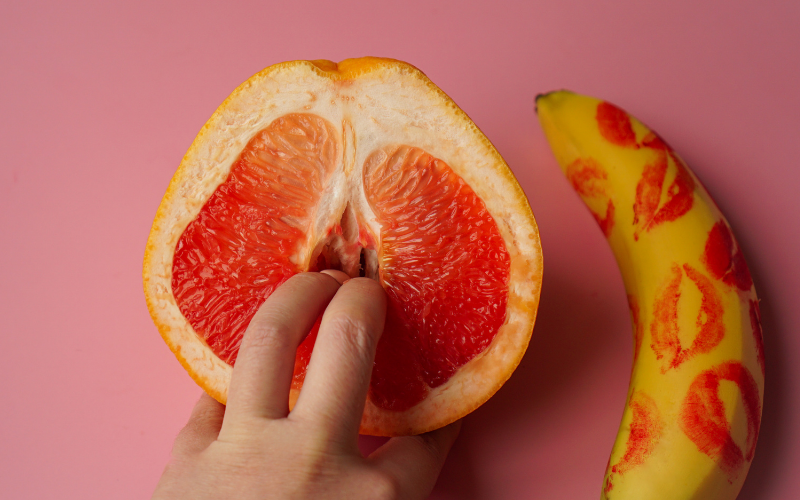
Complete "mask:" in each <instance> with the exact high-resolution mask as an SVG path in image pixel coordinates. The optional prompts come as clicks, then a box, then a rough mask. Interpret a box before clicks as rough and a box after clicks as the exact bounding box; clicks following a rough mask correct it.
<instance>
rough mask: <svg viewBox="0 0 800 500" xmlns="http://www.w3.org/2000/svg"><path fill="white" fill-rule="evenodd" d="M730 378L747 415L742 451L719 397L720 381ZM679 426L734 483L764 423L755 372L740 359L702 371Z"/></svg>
mask: <svg viewBox="0 0 800 500" xmlns="http://www.w3.org/2000/svg"><path fill="white" fill-rule="evenodd" d="M722 380H729V381H731V382H734V383H735V384H736V385H737V386H739V391H740V392H741V394H742V402H743V403H744V411H745V416H746V418H747V439H746V440H745V450H744V452H743V451H742V449H741V448H739V445H737V444H736V443H735V442H734V441H733V437H732V436H731V424H730V423H729V422H728V420H727V418H726V417H725V407H724V406H723V404H722V400H721V399H720V398H719V383H720V381H722ZM680 426H681V429H682V430H683V432H684V433H685V434H686V436H688V437H689V439H691V440H692V442H694V444H695V445H697V448H698V449H699V450H700V451H702V452H703V453H705V454H706V455H708V456H709V457H711V459H712V460H714V461H715V462H717V465H718V466H719V468H720V469H722V470H723V471H724V472H725V474H727V476H728V482H730V483H733V482H734V481H735V480H736V478H737V476H738V475H739V471H740V469H741V467H742V465H744V461H745V460H746V461H748V462H749V461H751V460H752V459H753V454H754V453H755V450H756V441H757V440H758V429H759V427H760V426H761V402H760V401H759V396H758V386H757V385H756V382H755V380H754V379H753V376H752V375H751V374H750V372H749V371H748V370H747V368H745V367H744V366H742V364H741V363H739V362H738V361H728V362H726V363H722V364H721V365H718V366H715V367H714V368H712V369H710V370H707V371H704V372H702V373H701V374H700V375H698V376H697V378H696V379H694V381H693V382H692V385H691V386H690V387H689V392H688V393H687V394H686V398H685V399H684V400H683V406H682V407H681V417H680Z"/></svg>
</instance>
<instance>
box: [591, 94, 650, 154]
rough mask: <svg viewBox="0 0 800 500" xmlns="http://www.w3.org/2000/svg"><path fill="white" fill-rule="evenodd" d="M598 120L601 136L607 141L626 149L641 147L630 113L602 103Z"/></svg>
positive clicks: (598, 109)
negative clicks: (637, 141)
mask: <svg viewBox="0 0 800 500" xmlns="http://www.w3.org/2000/svg"><path fill="white" fill-rule="evenodd" d="M596 118H597V125H598V127H599V128H600V135H602V136H603V137H604V138H605V139H606V140H607V141H609V142H611V143H613V144H616V145H618V146H623V147H626V148H638V147H639V145H638V144H636V134H634V132H633V128H632V127H631V119H630V117H629V116H628V113H626V112H625V111H623V110H621V109H619V108H618V107H616V106H614V105H613V104H611V103H608V102H601V103H600V104H599V105H598V106H597V115H596Z"/></svg>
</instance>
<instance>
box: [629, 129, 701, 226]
mask: <svg viewBox="0 0 800 500" xmlns="http://www.w3.org/2000/svg"><path fill="white" fill-rule="evenodd" d="M653 137H654V139H650V140H649V142H648V143H646V144H647V145H652V146H653V149H655V151H656V159H655V162H654V163H653V164H652V165H646V166H645V167H644V172H643V173H642V178H641V179H639V182H638V184H636V200H635V201H634V203H633V225H634V226H636V230H635V231H634V233H633V237H634V239H636V240H638V239H639V233H641V232H647V231H650V230H651V229H653V228H654V227H656V226H658V225H659V224H663V223H664V222H670V221H674V220H677V219H678V218H680V217H681V216H682V215H684V214H685V213H686V212H688V211H689V210H690V209H691V208H692V204H693V203H694V180H693V179H692V176H691V175H690V174H689V172H688V170H686V168H685V167H684V166H683V164H682V162H681V160H680V158H678V157H677V155H674V154H673V153H672V150H671V149H669V146H667V145H666V143H664V142H663V141H661V139H659V138H658V136H656V135H653ZM669 158H672V160H673V161H672V163H673V164H674V165H675V168H676V169H677V172H676V175H675V179H674V180H673V181H672V184H670V186H669V188H668V189H667V192H666V198H665V201H664V203H663V204H662V203H661V193H662V191H663V190H664V180H665V179H666V177H667V169H668V167H669Z"/></svg>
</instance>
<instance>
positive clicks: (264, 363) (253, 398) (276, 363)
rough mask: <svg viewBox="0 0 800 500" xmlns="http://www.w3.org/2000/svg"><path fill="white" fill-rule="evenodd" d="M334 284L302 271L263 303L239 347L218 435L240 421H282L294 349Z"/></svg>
mask: <svg viewBox="0 0 800 500" xmlns="http://www.w3.org/2000/svg"><path fill="white" fill-rule="evenodd" d="M339 286H340V285H339V283H338V281H337V280H336V279H335V277H334V276H331V274H327V275H326V274H321V273H301V274H297V275H295V276H292V277H291V278H290V279H289V280H288V281H286V283H284V284H283V285H281V286H280V287H278V289H277V290H275V292H273V294H272V295H270V296H269V298H268V299H267V300H266V301H265V302H264V304H263V305H262V306H261V308H260V309H259V310H258V312H257V313H256V315H255V316H254V317H253V319H252V321H251V322H250V325H249V326H248V327H247V331H246V332H245V334H244V339H243V340H242V345H241V347H240V349H239V355H238V357H237V359H236V368H235V369H234V370H233V375H232V376H231V383H230V386H229V389H228V408H227V418H226V419H225V422H224V424H223V429H222V432H223V434H224V433H225V432H226V429H227V428H228V426H229V425H235V423H236V421H237V420H240V419H248V418H252V417H262V418H281V417H285V416H286V415H287V414H288V413H289V388H290V385H291V380H292V373H293V370H294V361H295V355H296V351H297V346H298V345H300V342H301V341H302V340H303V338H304V337H305V335H306V334H308V331H309V330H310V329H311V327H312V326H313V324H314V322H315V321H316V319H317V318H318V317H319V315H320V314H322V312H323V311H324V310H325V306H326V305H327V304H328V302H329V301H330V300H331V299H332V298H333V296H334V295H335V294H336V291H337V290H338V289H339Z"/></svg>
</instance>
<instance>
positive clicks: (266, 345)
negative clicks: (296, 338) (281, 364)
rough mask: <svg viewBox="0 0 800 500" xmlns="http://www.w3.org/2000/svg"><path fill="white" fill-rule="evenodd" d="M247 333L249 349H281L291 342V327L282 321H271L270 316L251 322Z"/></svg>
mask: <svg viewBox="0 0 800 500" xmlns="http://www.w3.org/2000/svg"><path fill="white" fill-rule="evenodd" d="M247 335H248V337H249V338H248V339H247V347H248V349H256V350H267V351H272V350H281V349H283V348H286V347H288V345H289V343H290V342H291V331H290V329H289V328H288V327H287V326H285V325H283V324H281V323H278V322H275V321H270V318H263V320H262V321H258V322H257V323H255V324H251V325H250V327H249V328H248V332H247Z"/></svg>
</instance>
